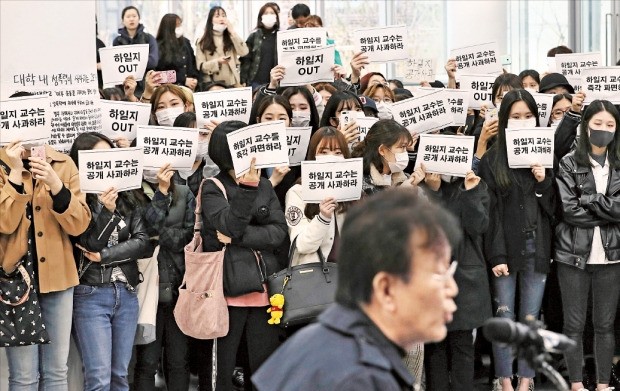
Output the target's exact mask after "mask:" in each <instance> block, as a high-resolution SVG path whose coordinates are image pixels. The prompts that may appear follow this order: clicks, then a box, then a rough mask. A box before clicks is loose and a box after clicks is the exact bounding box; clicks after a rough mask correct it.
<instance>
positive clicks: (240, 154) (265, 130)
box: [226, 121, 289, 177]
mask: <svg viewBox="0 0 620 391" xmlns="http://www.w3.org/2000/svg"><path fill="white" fill-rule="evenodd" d="M226 137H227V138H228V147H229V148H230V154H231V156H232V160H233V166H234V168H235V174H236V175H237V177H240V176H241V175H243V174H245V173H246V172H247V171H248V170H249V169H250V163H251V162H252V158H256V163H255V167H256V168H267V167H279V166H288V165H289V160H288V154H289V150H288V146H287V145H286V144H285V143H286V126H285V125H284V121H268V122H261V123H258V124H255V125H250V126H246V127H245V128H241V129H239V130H235V131H234V132H232V133H229V134H227V135H226Z"/></svg>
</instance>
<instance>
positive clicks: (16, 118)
mask: <svg viewBox="0 0 620 391" xmlns="http://www.w3.org/2000/svg"><path fill="white" fill-rule="evenodd" d="M51 117H52V110H51V108H50V98H49V96H48V95H45V96H41V95H39V96H24V97H20V98H11V99H8V100H3V101H1V102H0V145H7V144H9V143H11V142H13V141H16V140H21V142H22V144H23V145H25V146H32V145H41V144H45V143H46V142H47V140H49V138H50V135H51V133H52V123H51Z"/></svg>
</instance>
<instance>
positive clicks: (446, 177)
mask: <svg viewBox="0 0 620 391" xmlns="http://www.w3.org/2000/svg"><path fill="white" fill-rule="evenodd" d="M440 177H441V180H442V181H444V182H448V183H450V182H452V175H446V174H441V175H440Z"/></svg>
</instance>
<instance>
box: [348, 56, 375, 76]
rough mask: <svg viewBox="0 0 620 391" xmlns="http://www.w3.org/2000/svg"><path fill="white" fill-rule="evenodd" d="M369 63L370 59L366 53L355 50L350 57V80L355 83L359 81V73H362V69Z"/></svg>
mask: <svg viewBox="0 0 620 391" xmlns="http://www.w3.org/2000/svg"><path fill="white" fill-rule="evenodd" d="M369 64H370V60H369V59H368V55H366V54H365V53H364V52H356V53H355V54H354V55H353V58H352V59H351V82H352V83H357V82H358V81H359V78H360V75H361V74H362V69H364V68H365V67H366V66H367V65H369Z"/></svg>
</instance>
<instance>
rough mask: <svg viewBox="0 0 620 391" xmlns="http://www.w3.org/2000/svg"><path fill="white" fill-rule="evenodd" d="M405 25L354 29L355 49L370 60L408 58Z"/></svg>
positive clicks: (400, 59) (387, 60)
mask: <svg viewBox="0 0 620 391" xmlns="http://www.w3.org/2000/svg"><path fill="white" fill-rule="evenodd" d="M406 38H407V26H405V25H402V26H386V27H370V28H364V29H359V30H355V32H354V38H353V40H354V42H355V46H356V48H357V49H356V51H359V52H364V53H365V54H366V55H367V56H368V60H369V61H370V62H389V61H404V60H407V59H408V58H409V53H407V48H406V45H405V40H406Z"/></svg>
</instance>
